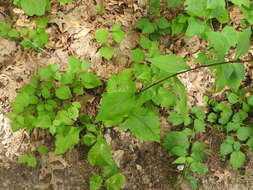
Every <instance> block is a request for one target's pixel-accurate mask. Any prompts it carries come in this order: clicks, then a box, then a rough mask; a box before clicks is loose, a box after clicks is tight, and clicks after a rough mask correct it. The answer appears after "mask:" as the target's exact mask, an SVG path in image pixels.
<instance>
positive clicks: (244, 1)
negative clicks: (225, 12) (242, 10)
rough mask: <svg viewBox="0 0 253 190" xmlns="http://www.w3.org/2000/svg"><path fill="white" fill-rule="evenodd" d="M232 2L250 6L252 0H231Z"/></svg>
mask: <svg viewBox="0 0 253 190" xmlns="http://www.w3.org/2000/svg"><path fill="white" fill-rule="evenodd" d="M230 1H231V2H232V3H234V4H235V5H238V6H242V5H244V6H245V7H249V6H250V0H230Z"/></svg>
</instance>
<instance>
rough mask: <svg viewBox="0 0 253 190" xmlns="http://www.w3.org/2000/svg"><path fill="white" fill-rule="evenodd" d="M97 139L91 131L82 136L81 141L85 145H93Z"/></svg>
mask: <svg viewBox="0 0 253 190" xmlns="http://www.w3.org/2000/svg"><path fill="white" fill-rule="evenodd" d="M96 140H97V137H96V136H95V135H93V134H92V133H87V134H86V135H84V136H83V137H82V140H81V141H82V143H83V144H85V145H86V146H91V145H93V144H94V143H95V142H96Z"/></svg>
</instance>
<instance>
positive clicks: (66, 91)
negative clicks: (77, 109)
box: [55, 85, 72, 100]
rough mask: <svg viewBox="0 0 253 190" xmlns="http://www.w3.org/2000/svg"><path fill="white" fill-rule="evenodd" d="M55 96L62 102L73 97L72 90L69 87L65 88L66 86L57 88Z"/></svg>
mask: <svg viewBox="0 0 253 190" xmlns="http://www.w3.org/2000/svg"><path fill="white" fill-rule="evenodd" d="M55 95H56V97H57V98H59V99H61V100H67V99H70V98H71V97H72V94H71V91H70V88H69V87H68V86H64V85H63V86H59V87H58V88H56V90H55Z"/></svg>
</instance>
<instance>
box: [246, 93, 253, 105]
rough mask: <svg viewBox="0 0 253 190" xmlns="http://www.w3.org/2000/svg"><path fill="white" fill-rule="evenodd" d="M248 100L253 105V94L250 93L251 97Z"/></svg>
mask: <svg viewBox="0 0 253 190" xmlns="http://www.w3.org/2000/svg"><path fill="white" fill-rule="evenodd" d="M247 102H248V104H249V105H250V106H253V95H250V97H248V99H247Z"/></svg>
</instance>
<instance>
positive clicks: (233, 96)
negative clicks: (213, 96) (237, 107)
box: [227, 93, 239, 104]
mask: <svg viewBox="0 0 253 190" xmlns="http://www.w3.org/2000/svg"><path fill="white" fill-rule="evenodd" d="M227 97H228V101H229V103H230V104H236V103H237V102H238V99H239V97H238V96H237V95H236V94H235V93H229V94H228V95H227Z"/></svg>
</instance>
